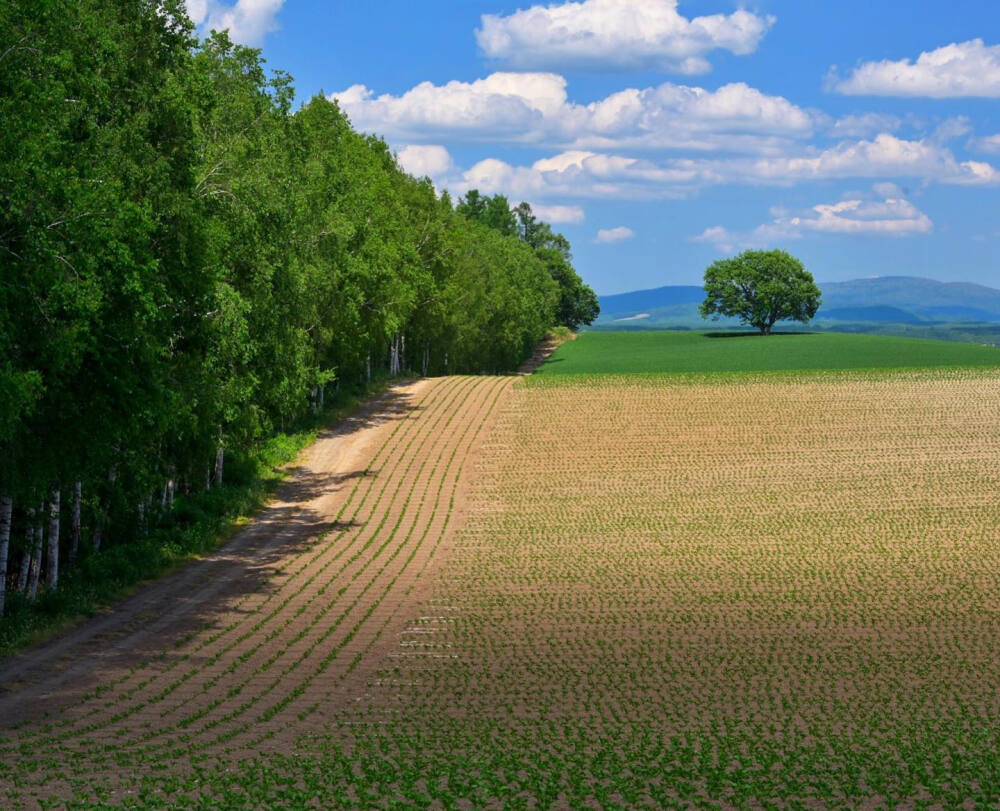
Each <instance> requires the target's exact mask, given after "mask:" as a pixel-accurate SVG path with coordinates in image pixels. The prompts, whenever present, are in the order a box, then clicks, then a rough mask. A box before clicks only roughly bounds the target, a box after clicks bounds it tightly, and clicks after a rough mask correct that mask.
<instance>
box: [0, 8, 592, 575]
mask: <svg viewBox="0 0 1000 811" xmlns="http://www.w3.org/2000/svg"><path fill="white" fill-rule="evenodd" d="M0 43H3V45H2V46H0V59H2V62H0V67H2V70H0V117H2V120H3V122H4V126H3V127H2V129H0V150H2V154H3V171H2V172H0V263H2V275H0V491H2V492H3V494H4V495H11V496H13V498H14V504H15V511H14V534H13V536H12V545H13V549H14V552H15V555H14V556H13V557H12V559H11V562H12V565H13V566H14V567H15V568H16V567H17V566H18V565H19V563H20V559H21V556H22V553H23V552H24V551H25V546H26V536H27V532H26V530H27V527H28V513H27V510H28V509H29V508H31V507H37V505H39V504H40V503H41V502H42V501H43V500H44V499H46V498H47V497H48V495H49V494H50V493H51V492H52V490H53V488H61V489H63V491H64V496H65V494H66V492H67V491H68V489H69V488H71V487H72V486H73V485H74V483H75V482H81V484H82V492H83V503H82V505H81V508H82V517H83V538H82V546H83V547H84V548H86V547H88V546H90V545H92V544H94V543H96V541H97V540H98V539H101V542H102V544H103V545H104V546H107V545H108V544H111V545H118V544H125V545H127V544H142V543H144V542H145V541H146V540H147V539H148V538H149V537H151V533H154V532H155V530H156V528H157V527H158V526H161V524H162V522H165V521H170V520H173V519H172V518H171V517H170V516H168V515H166V514H162V515H161V514H160V513H161V512H169V510H166V511H161V510H160V509H159V504H160V503H161V501H163V500H164V499H163V498H162V496H163V493H164V492H165V488H173V489H176V490H177V491H178V492H194V491H198V490H202V489H204V487H205V483H206V479H207V478H209V476H210V475H211V473H212V467H213V465H214V463H215V459H216V453H217V450H218V449H220V448H222V449H224V452H225V453H224V457H225V459H226V460H227V461H228V472H229V474H237V475H240V476H243V475H244V474H245V473H246V472H245V471H242V470H239V469H238V468H236V467H234V466H233V464H234V462H235V463H237V464H238V463H239V460H240V459H247V458H251V457H253V455H254V454H256V453H257V452H258V451H259V449H260V447H261V443H262V442H264V441H265V440H266V439H267V437H269V436H271V435H272V434H273V433H274V432H276V431H282V430H284V429H285V428H286V427H287V426H290V425H293V424H298V423H299V422H300V421H301V420H302V419H303V418H304V417H305V416H306V415H308V414H309V413H310V412H311V411H312V410H314V409H318V408H319V405H320V402H321V401H322V400H323V399H324V398H325V397H326V396H327V395H328V394H329V393H331V392H332V391H333V390H337V389H347V388H349V387H351V386H354V385H358V384H365V383H368V382H370V381H371V380H373V379H377V378H379V377H380V376H381V375H383V374H385V373H393V374H399V373H402V372H404V371H406V370H412V371H419V372H420V373H422V374H440V373H450V372H481V371H491V372H494V371H496V372H506V371H512V370H514V369H516V368H517V366H518V365H519V364H520V363H521V362H522V361H523V360H524V359H525V358H526V357H528V356H529V355H530V353H531V352H532V350H533V348H534V346H535V345H536V344H537V342H538V341H539V340H540V339H541V338H542V337H543V336H544V334H545V331H546V330H547V329H548V328H549V327H551V326H552V325H553V324H554V323H555V322H556V319H557V318H564V315H563V313H565V312H566V311H567V310H566V306H565V304H564V299H565V298H566V292H565V291H566V289H568V287H569V286H572V285H573V284H578V282H579V277H577V276H576V275H575V272H573V271H572V268H571V267H569V266H568V243H565V240H563V239H562V238H561V237H559V238H558V240H556V243H557V244H558V245H560V246H562V258H563V259H564V260H565V263H566V265H567V267H566V268H564V267H561V266H560V267H556V266H555V265H556V264H558V262H556V260H555V259H549V258H547V257H546V256H544V255H543V253H542V250H541V249H542V247H543V246H542V243H540V242H539V243H537V244H536V243H534V242H531V243H529V242H527V241H526V240H525V238H524V236H525V233H524V228H523V223H524V220H523V217H522V219H519V218H518V215H516V214H515V213H514V212H513V211H511V209H510V206H509V204H508V203H507V201H506V200H505V199H503V198H500V197H495V198H477V197H476V196H475V195H471V194H470V197H469V200H470V201H471V203H469V204H468V205H466V204H464V203H463V204H462V205H460V206H459V209H458V210H456V209H455V208H454V207H453V205H452V202H451V200H450V199H449V198H447V197H446V196H442V198H441V199H438V197H437V195H436V193H435V191H434V189H433V186H432V185H431V184H430V183H429V182H428V181H426V180H417V179H415V178H413V177H410V176H409V175H407V174H405V173H404V172H403V171H402V170H401V169H400V168H399V166H398V164H397V162H396V159H395V157H394V156H393V154H392V153H391V151H390V150H389V148H388V147H387V145H386V144H385V143H384V142H383V141H381V140H380V139H377V138H373V137H370V136H365V135H362V134H360V133H357V132H355V131H354V130H353V129H352V127H351V125H350V122H349V121H348V120H347V118H346V117H345V116H344V114H343V113H342V112H341V111H340V110H339V108H338V107H337V105H336V104H335V103H333V102H330V101H328V100H327V99H325V98H323V97H322V96H317V97H316V98H313V99H312V100H310V101H309V102H308V103H307V104H306V105H305V106H304V107H303V108H302V109H301V110H299V111H298V112H295V113H293V112H292V109H291V105H292V99H293V96H294V94H293V91H292V86H291V80H290V78H289V77H288V76H287V75H286V74H284V73H282V72H280V71H276V72H270V71H268V70H267V69H266V66H265V65H264V62H263V60H262V58H261V54H260V52H259V51H257V50H255V49H252V48H246V47H243V46H240V45H237V44H234V43H233V42H231V41H230V40H229V38H228V36H227V35H226V34H224V33H222V34H220V33H213V34H212V35H211V36H210V37H209V38H208V39H207V40H205V41H204V42H200V43H199V42H198V41H196V39H195V38H194V37H193V26H192V25H191V23H190V21H189V20H188V19H187V17H186V14H185V11H184V6H183V4H182V3H180V2H179V0H165V2H155V3H154V2H148V0H142V1H141V2H135V3H124V4H123V3H119V2H113V1H112V0H87V1H86V2H82V3H74V4H70V5H68V6H67V5H66V4H62V3H56V2H54V0H39V2H37V3H34V2H33V3H20V4H14V5H13V6H10V7H9V8H5V10H4V13H3V14H0ZM546 228H547V226H544V224H533V225H532V233H536V232H537V234H545V233H548V234H549V235H551V230H549V231H545V229H546ZM553 239H554V237H553ZM560 240H561V242H560ZM550 241H551V240H550ZM550 247H551V246H550ZM560 261H562V260H560ZM554 263H555V264H554ZM567 268H568V269H567ZM584 298H585V297H584ZM584 312H587V310H586V307H584ZM63 503H64V504H65V505H66V506H65V509H66V510H67V511H68V510H70V509H71V504H70V499H67V498H65V497H64V498H63ZM185 509H187V507H185ZM66 517H68V516H64V518H66ZM67 524H68V521H64V526H65V525H67ZM66 543H68V541H66V542H65V543H64V546H65V545H66ZM67 551H68V550H67ZM8 575H9V576H10V575H12V573H8ZM0 576H2V573H0ZM12 579H13V578H12Z"/></svg>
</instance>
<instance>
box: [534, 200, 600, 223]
mask: <svg viewBox="0 0 1000 811" xmlns="http://www.w3.org/2000/svg"><path fill="white" fill-rule="evenodd" d="M531 211H532V213H533V214H534V215H535V216H536V217H538V219H540V220H542V221H543V222H547V223H551V224H552V225H579V224H580V223H582V222H583V221H584V220H585V219H586V218H587V215H586V214H585V213H584V211H583V209H582V208H580V206H557V205H553V206H545V205H535V204H534V203H532V205H531Z"/></svg>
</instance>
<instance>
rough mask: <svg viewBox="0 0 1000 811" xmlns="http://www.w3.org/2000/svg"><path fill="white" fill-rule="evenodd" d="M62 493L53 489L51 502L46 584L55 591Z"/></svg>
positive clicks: (57, 584)
mask: <svg viewBox="0 0 1000 811" xmlns="http://www.w3.org/2000/svg"><path fill="white" fill-rule="evenodd" d="M61 499H62V494H61V493H60V492H59V488H56V489H55V490H53V491H52V500H51V501H50V502H49V554H48V561H47V562H46V566H45V575H46V576H45V586H46V587H47V588H48V590H49V591H55V590H56V588H58V586H59V505H60V502H61Z"/></svg>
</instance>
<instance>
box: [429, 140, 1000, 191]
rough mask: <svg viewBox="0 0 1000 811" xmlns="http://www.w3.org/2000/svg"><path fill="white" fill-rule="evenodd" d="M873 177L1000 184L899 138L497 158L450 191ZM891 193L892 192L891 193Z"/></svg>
mask: <svg viewBox="0 0 1000 811" xmlns="http://www.w3.org/2000/svg"><path fill="white" fill-rule="evenodd" d="M851 178H870V179H871V180H873V181H875V180H877V181H880V182H886V183H888V182H891V181H893V180H919V181H921V182H925V183H926V182H931V181H934V182H938V183H945V184H951V185H969V186H974V185H979V186H989V185H1000V171H998V170H997V169H995V168H994V167H993V166H992V165H991V164H989V163H984V162H979V161H961V162H960V161H958V160H957V159H956V158H955V156H954V155H953V154H952V152H951V151H950V150H948V149H947V148H946V147H944V146H942V145H940V144H936V143H933V142H928V141H919V140H918V141H907V140H903V139H900V138H897V137H895V136H892V135H887V134H883V135H879V136H878V137H876V138H874V139H872V140H856V141H844V142H841V143H840V144H837V145H835V146H833V147H830V148H829V149H825V150H810V151H806V152H805V153H804V154H800V155H797V156H790V157H763V158H750V157H743V158H739V157H736V158H697V159H695V158H674V159H668V160H663V161H653V160H648V159H645V158H635V157H629V156H625V155H614V154H605V153H599V152H594V151H589V150H568V151H565V152H561V153H558V154H555V155H552V156H551V157H547V158H542V159H541V160H537V161H535V162H534V163H532V164H531V165H529V166H514V165H512V164H509V163H507V162H505V161H501V160H498V159H496V158H488V159H486V160H482V161H479V162H478V163H476V164H475V165H474V166H472V167H470V168H468V169H466V170H465V171H460V172H456V173H454V174H453V175H452V176H451V177H450V179H449V183H448V185H449V187H450V188H452V190H453V191H456V192H458V193H462V192H464V191H466V190H468V189H470V188H477V189H479V190H481V191H483V192H485V193H488V194H495V193H499V194H505V195H507V196H508V197H510V198H512V199H514V198H517V199H530V200H546V199H552V198H562V199H580V198H606V199H635V200H643V199H645V200H650V199H663V198H682V197H687V196H690V195H691V194H693V193H694V192H696V191H697V190H699V189H703V188H707V187H711V186H720V185H756V186H761V185H770V186H782V185H785V186H787V185H793V184H796V183H802V182H810V181H824V180H835V179H851ZM886 188H888V187H886Z"/></svg>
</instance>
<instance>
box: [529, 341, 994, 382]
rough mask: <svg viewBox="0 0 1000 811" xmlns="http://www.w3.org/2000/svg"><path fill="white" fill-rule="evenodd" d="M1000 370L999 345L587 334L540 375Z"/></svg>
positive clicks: (563, 349) (570, 344) (555, 357)
mask: <svg viewBox="0 0 1000 811" xmlns="http://www.w3.org/2000/svg"><path fill="white" fill-rule="evenodd" d="M942 366H953V367H969V366H977V367H1000V349H995V348H993V347H986V346H976V345H973V344H961V343H948V342H945V341H934V340H922V339H911V338H892V337H885V336H879V335H851V334H842V333H823V332H813V333H809V332H799V333H785V334H779V335H772V336H770V337H762V336H760V335H758V334H755V333H748V332H737V333H732V332H701V331H699V332H693V331H692V332H673V331H668V330H645V331H633V332H624V331H623V332H601V331H594V332H586V333H583V334H582V335H581V336H580V337H579V338H577V340H575V341H570V342H568V343H565V344H563V345H562V346H561V347H560V348H559V350H558V351H557V352H556V353H555V354H554V355H553V356H552V357H551V358H550V359H549V360H548V361H547V362H546V363H545V364H544V365H543V366H542V368H541V369H540V370H539V372H538V373H539V374H540V375H543V376H548V375H572V374H631V373H668V374H669V373H702V372H776V371H806V370H835V369H905V368H922V367H942Z"/></svg>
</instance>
